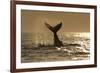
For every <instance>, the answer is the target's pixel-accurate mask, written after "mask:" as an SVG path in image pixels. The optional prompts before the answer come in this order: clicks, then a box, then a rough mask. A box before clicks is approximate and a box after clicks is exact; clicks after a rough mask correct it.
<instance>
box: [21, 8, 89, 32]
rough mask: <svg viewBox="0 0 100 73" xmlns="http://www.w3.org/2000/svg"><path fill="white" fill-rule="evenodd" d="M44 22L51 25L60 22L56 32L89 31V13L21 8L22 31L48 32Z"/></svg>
mask: <svg viewBox="0 0 100 73" xmlns="http://www.w3.org/2000/svg"><path fill="white" fill-rule="evenodd" d="M45 22H47V23H48V24H50V25H52V26H54V25H56V24H58V23H60V22H62V27H61V29H60V30H59V32H58V33H65V32H90V14H89V13H75V12H53V11H34V10H21V30H22V32H31V33H49V32H51V31H49V29H48V28H47V27H46V26H45V24H44V23H45Z"/></svg>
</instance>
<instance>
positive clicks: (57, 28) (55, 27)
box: [45, 22, 62, 33]
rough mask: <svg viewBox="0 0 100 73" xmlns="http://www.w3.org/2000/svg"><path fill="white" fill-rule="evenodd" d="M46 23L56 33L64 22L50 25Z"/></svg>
mask: <svg viewBox="0 0 100 73" xmlns="http://www.w3.org/2000/svg"><path fill="white" fill-rule="evenodd" d="M45 25H46V26H47V27H48V28H49V29H50V30H51V31H52V32H54V33H56V32H57V31H58V30H59V29H60V28H61V26H62V22H60V23H59V24H57V25H55V26H54V27H53V26H50V25H49V24H48V23H45Z"/></svg>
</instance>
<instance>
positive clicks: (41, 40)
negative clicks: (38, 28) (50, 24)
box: [21, 32, 90, 63]
mask: <svg viewBox="0 0 100 73" xmlns="http://www.w3.org/2000/svg"><path fill="white" fill-rule="evenodd" d="M58 37H59V39H60V40H61V41H62V42H63V46H61V47H54V46H53V37H52V36H50V35H45V34H41V33H38V34H37V33H35V34H33V33H22V36H21V38H22V39H21V62H22V63H30V62H54V61H78V60H89V59H90V34H89V33H85V32H82V33H80V32H77V33H76V32H67V33H65V34H60V35H59V34H58Z"/></svg>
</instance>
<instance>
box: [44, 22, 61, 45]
mask: <svg viewBox="0 0 100 73" xmlns="http://www.w3.org/2000/svg"><path fill="white" fill-rule="evenodd" d="M45 25H46V26H47V28H49V29H50V30H51V31H52V32H53V33H54V46H55V47H61V46H63V43H62V41H60V40H59V38H58V36H57V31H58V30H59V29H60V28H61V26H62V23H60V24H57V25H56V26H54V27H52V26H50V25H49V24H48V23H45Z"/></svg>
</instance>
